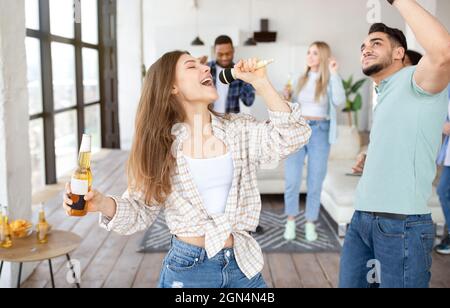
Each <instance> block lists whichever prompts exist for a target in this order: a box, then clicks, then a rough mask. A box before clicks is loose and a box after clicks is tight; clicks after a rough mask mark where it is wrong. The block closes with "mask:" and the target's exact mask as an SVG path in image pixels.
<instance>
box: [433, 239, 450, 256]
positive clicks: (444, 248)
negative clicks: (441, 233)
mask: <svg viewBox="0 0 450 308" xmlns="http://www.w3.org/2000/svg"><path fill="white" fill-rule="evenodd" d="M435 250H436V252H437V253H438V254H441V255H450V237H447V238H446V239H444V240H442V242H441V243H440V244H439V245H438V246H436V248H435Z"/></svg>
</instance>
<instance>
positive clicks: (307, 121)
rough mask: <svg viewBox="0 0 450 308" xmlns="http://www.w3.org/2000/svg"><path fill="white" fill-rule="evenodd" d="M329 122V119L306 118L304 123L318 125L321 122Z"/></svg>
mask: <svg viewBox="0 0 450 308" xmlns="http://www.w3.org/2000/svg"><path fill="white" fill-rule="evenodd" d="M330 122H331V121H330V120H306V123H308V124H309V126H314V125H319V124H322V123H325V124H327V123H330Z"/></svg>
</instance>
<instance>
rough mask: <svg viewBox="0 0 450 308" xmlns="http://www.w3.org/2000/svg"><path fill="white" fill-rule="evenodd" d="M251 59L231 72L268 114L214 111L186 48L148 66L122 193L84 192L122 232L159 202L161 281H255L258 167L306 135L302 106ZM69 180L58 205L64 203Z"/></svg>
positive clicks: (142, 226)
mask: <svg viewBox="0 0 450 308" xmlns="http://www.w3.org/2000/svg"><path fill="white" fill-rule="evenodd" d="M256 64H257V60H256V59H250V60H247V61H240V62H239V63H238V64H236V66H235V68H234V70H235V75H236V77H237V78H238V79H240V80H243V81H245V82H248V83H250V84H252V86H253V87H254V88H255V89H256V90H257V92H258V93H259V94H260V95H261V96H262V97H263V98H264V100H265V102H266V104H267V107H268V109H269V114H270V120H271V121H270V122H267V123H266V122H257V121H256V120H255V119H254V118H252V117H250V116H246V115H229V116H220V115H218V114H217V113H215V112H213V111H212V107H213V106H212V103H213V102H214V101H216V100H217V97H218V95H217V90H216V88H215V87H214V84H213V78H212V76H211V72H210V68H209V67H208V66H205V65H202V64H201V63H200V61H199V60H198V59H196V58H194V57H192V56H191V55H189V54H188V53H186V52H180V51H174V52H170V53H167V54H165V55H163V56H162V57H161V58H160V59H159V60H158V61H157V62H156V63H154V64H153V65H152V67H151V68H150V69H149V71H148V73H147V76H146V79H145V82H144V87H143V91H142V96H141V101H140V103H139V108H138V110H137V114H136V124H135V134H134V138H133V146H132V149H131V153H130V158H129V161H128V190H127V191H126V192H125V193H124V194H123V195H122V196H105V195H103V194H102V193H100V192H98V191H95V190H94V191H91V192H89V193H88V194H87V195H86V196H85V197H84V199H85V200H86V201H87V203H88V205H87V207H88V208H87V210H88V211H90V212H99V213H100V214H101V216H100V218H101V220H100V222H101V226H102V227H104V228H106V229H107V230H109V231H115V232H117V233H119V234H125V235H128V234H132V233H135V232H138V231H141V230H146V229H148V228H149V227H150V226H151V225H152V223H153V222H154V221H155V220H156V218H157V216H158V214H159V213H160V211H161V210H164V213H165V217H166V221H167V225H168V227H169V230H170V233H171V234H172V235H173V237H172V245H171V248H170V251H169V253H168V254H167V256H166V258H165V260H164V265H163V269H162V271H161V275H160V282H159V286H160V287H164V288H166V287H186V288H220V287H224V288H240V287H243V288H260V287H265V286H266V285H265V282H264V279H263V278H262V276H261V271H262V269H263V264H264V262H263V255H262V252H261V248H260V247H259V245H258V243H257V242H256V240H255V239H254V238H253V237H252V235H251V233H252V232H254V231H255V229H256V227H257V225H258V221H259V215H260V210H261V198H260V194H259V191H258V188H257V182H256V172H257V170H258V168H259V166H260V165H261V164H265V163H269V162H273V161H274V160H277V161H278V160H280V159H284V158H286V157H287V156H289V155H290V154H292V153H294V152H295V151H298V149H299V148H300V147H301V146H303V145H304V144H305V143H307V141H308V139H309V137H310V133H311V130H310V128H309V127H308V125H307V124H306V122H305V120H304V119H303V118H302V116H301V113H300V108H299V107H298V106H294V104H291V103H288V102H286V101H284V100H283V99H282V98H281V97H280V95H279V94H278V93H277V92H276V90H275V89H274V88H273V86H272V85H271V84H270V82H269V80H268V78H267V76H266V70H265V69H258V70H257V69H256ZM70 192H71V190H70V185H68V186H67V194H66V195H65V196H64V208H65V209H66V210H67V211H68V212H70V211H71V208H70V206H71V205H72V202H71V200H70V198H69V195H70Z"/></svg>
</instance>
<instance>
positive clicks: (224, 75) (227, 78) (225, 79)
mask: <svg viewBox="0 0 450 308" xmlns="http://www.w3.org/2000/svg"><path fill="white" fill-rule="evenodd" d="M219 80H220V81H221V82H222V83H224V84H230V83H232V82H233V81H234V80H235V79H234V77H233V73H232V70H231V69H224V70H223V71H222V72H220V74H219Z"/></svg>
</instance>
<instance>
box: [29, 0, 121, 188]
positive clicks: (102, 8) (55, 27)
mask: <svg viewBox="0 0 450 308" xmlns="http://www.w3.org/2000/svg"><path fill="white" fill-rule="evenodd" d="M115 2H116V1H115V0H25V4H26V5H25V7H26V27H27V38H26V42H25V44H26V51H27V65H28V90H29V110H30V125H29V133H30V149H31V153H30V154H31V161H32V184H33V191H37V190H39V189H41V188H42V187H43V186H45V185H46V184H54V183H56V182H57V180H58V178H60V177H61V176H63V175H65V174H67V173H68V172H70V171H71V170H72V169H73V168H74V167H75V166H76V160H77V152H78V148H79V145H80V141H81V137H82V134H83V133H89V134H92V136H93V152H96V151H99V150H100V149H101V147H105V148H119V147H120V143H119V135H118V131H119V130H118V115H117V101H116V97H117V95H116V94H117V72H116V67H117V66H116V40H115V26H116V21H115V16H116V12H115V8H116V3H115Z"/></svg>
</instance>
